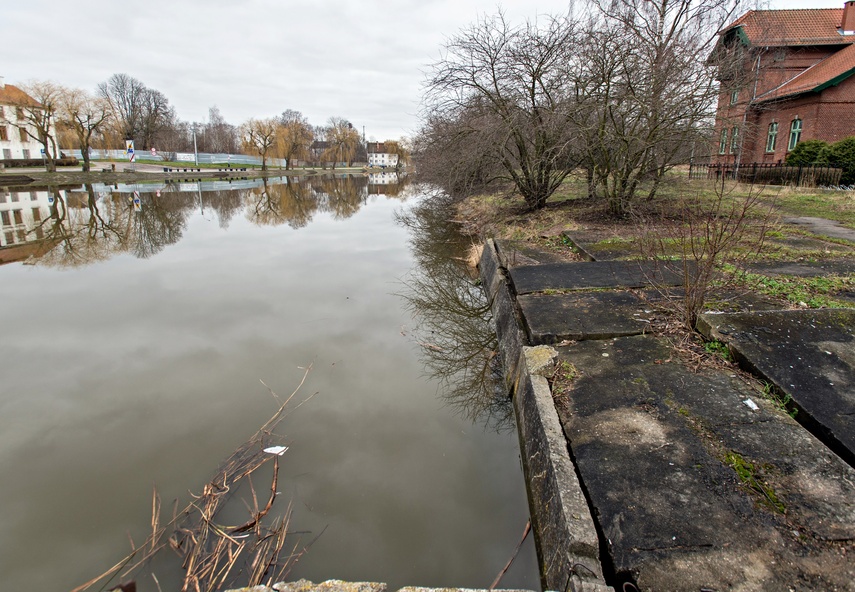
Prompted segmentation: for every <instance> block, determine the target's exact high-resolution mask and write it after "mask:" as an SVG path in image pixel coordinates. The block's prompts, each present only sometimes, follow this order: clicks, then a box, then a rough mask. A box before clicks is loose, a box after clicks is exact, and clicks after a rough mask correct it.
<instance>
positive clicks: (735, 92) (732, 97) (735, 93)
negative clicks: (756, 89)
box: [730, 89, 739, 105]
mask: <svg viewBox="0 0 855 592" xmlns="http://www.w3.org/2000/svg"><path fill="white" fill-rule="evenodd" d="M737 101H739V89H735V90H732V91H730V104H731V105H735V104H736V103H737Z"/></svg>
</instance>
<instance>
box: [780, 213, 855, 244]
mask: <svg viewBox="0 0 855 592" xmlns="http://www.w3.org/2000/svg"><path fill="white" fill-rule="evenodd" d="M783 222H784V223H785V224H793V225H796V226H801V227H802V228H804V229H805V230H807V231H809V232H813V233H814V234H819V235H822V236H829V237H831V238H842V239H844V240H849V241H852V242H855V230H852V229H851V228H847V227H845V226H843V225H842V224H841V223H840V222H837V221H836V220H828V219H826V218H815V217H812V216H799V217H795V218H784V219H783Z"/></svg>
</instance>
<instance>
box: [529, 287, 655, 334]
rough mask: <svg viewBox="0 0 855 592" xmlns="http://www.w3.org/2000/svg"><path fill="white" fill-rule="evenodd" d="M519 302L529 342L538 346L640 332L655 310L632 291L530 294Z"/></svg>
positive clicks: (645, 326)
mask: <svg viewBox="0 0 855 592" xmlns="http://www.w3.org/2000/svg"><path fill="white" fill-rule="evenodd" d="M517 302H518V303H519V306H520V309H521V310H522V314H523V318H524V319H525V328H526V333H527V334H528V339H529V342H530V343H532V344H538V345H539V344H554V343H560V342H561V341H564V340H566V339H572V340H582V339H608V338H610V337H618V336H622V335H639V334H641V333H643V332H644V331H645V330H646V329H647V327H648V325H649V321H648V318H649V317H650V314H649V313H651V309H650V305H649V304H648V303H646V302H645V301H644V300H642V299H641V298H640V297H639V296H638V295H637V294H634V293H632V292H628V291H619V292H593V293H592V292H577V293H571V294H549V295H547V294H528V295H523V296H519V297H518V298H517Z"/></svg>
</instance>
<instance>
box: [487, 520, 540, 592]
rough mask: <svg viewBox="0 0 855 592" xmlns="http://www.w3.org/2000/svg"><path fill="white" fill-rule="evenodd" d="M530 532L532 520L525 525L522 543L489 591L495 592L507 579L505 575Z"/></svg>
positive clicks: (518, 545)
mask: <svg viewBox="0 0 855 592" xmlns="http://www.w3.org/2000/svg"><path fill="white" fill-rule="evenodd" d="M530 530H531V520H529V521H528V522H526V523H525V530H524V531H523V535H522V538H521V539H520V542H519V543H518V544H517V548H516V549H514V553H513V555H511V558H510V559H508V562H507V563H506V564H505V567H503V568H502V571H500V572H499V575H497V576H496V579H495V580H493V583H492V584H490V587H489V588H488V590H495V589H496V586H498V585H499V582H501V581H502V578H503V577H505V574H506V573H507V572H508V570H509V569H510V568H511V564H512V563H513V562H514V559H516V558H517V553H519V552H520V548H521V547H522V545H523V543H524V542H525V538H526V537H527V536H528V533H529V531H530Z"/></svg>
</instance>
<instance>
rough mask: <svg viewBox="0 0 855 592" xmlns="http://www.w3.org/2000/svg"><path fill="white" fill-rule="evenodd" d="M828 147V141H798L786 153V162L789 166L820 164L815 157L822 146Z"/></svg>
mask: <svg viewBox="0 0 855 592" xmlns="http://www.w3.org/2000/svg"><path fill="white" fill-rule="evenodd" d="M828 147H829V144H828V142H824V141H822V140H805V141H804V142H799V143H798V144H797V145H796V147H795V148H793V151H792V152H790V153H789V154H787V160H786V163H787V164H788V165H789V166H800V165H802V166H803V165H809V164H820V162H819V160H818V159H817V157H818V156H819V154H820V153H821V152H822V150H823V149H824V148H828Z"/></svg>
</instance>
